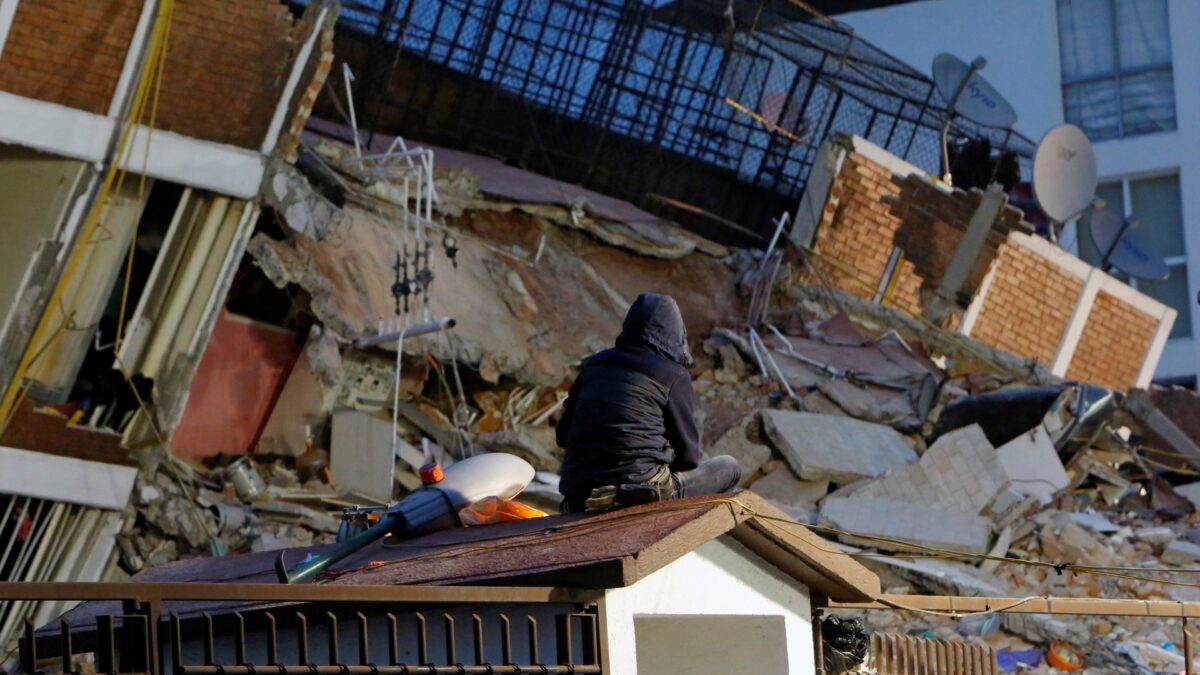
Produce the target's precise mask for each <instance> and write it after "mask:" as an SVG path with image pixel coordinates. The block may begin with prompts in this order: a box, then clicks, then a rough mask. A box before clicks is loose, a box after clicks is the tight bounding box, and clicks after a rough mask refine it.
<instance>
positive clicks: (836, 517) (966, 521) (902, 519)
mask: <svg viewBox="0 0 1200 675" xmlns="http://www.w3.org/2000/svg"><path fill="white" fill-rule="evenodd" d="M821 518H822V520H823V521H826V522H828V523H829V524H830V525H831V526H833V527H836V528H837V529H839V530H845V531H846V534H839V535H838V538H839V539H841V540H842V541H844V542H846V543H850V544H861V545H866V546H871V547H873V548H878V549H883V550H889V551H901V550H905V547H904V546H901V545H897V544H892V543H889V542H886V541H879V540H876V539H873V538H870V537H882V538H885V539H898V540H902V541H906V542H912V543H914V544H918V545H920V546H929V547H933V548H944V549H951V550H955V551H964V552H967V553H979V554H982V553H987V551H988V543H989V540H990V535H991V524H990V522H989V521H988V520H987V519H986V518H981V517H979V516H975V515H971V514H969V513H962V512H956V511H945V510H942V509H935V508H930V507H928V506H925V505H923V504H911V503H908V502H902V501H896V500H893V499H878V498H873V497H859V496H858V495H855V496H853V497H829V498H827V499H826V500H825V501H824V502H822V503H821ZM856 535H869V537H863V536H856Z"/></svg>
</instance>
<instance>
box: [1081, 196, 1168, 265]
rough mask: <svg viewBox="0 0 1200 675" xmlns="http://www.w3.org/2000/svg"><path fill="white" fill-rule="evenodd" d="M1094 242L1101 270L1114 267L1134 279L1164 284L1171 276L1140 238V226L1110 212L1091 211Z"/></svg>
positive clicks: (1090, 219)
mask: <svg viewBox="0 0 1200 675" xmlns="http://www.w3.org/2000/svg"><path fill="white" fill-rule="evenodd" d="M1088 220H1089V221H1091V222H1089V223H1088V231H1089V232H1090V233H1091V235H1092V243H1093V244H1095V245H1096V250H1097V251H1099V252H1100V254H1101V255H1102V256H1103V258H1102V259H1101V261H1100V269H1103V270H1107V269H1108V268H1109V267H1115V268H1117V269H1119V270H1121V271H1122V272H1124V273H1126V274H1128V275H1129V276H1131V277H1137V278H1139V279H1146V280H1149V281H1163V280H1165V279H1166V278H1167V277H1168V276H1170V274H1171V270H1170V268H1168V267H1167V263H1166V261H1165V260H1163V258H1162V256H1161V255H1159V254H1158V253H1157V252H1155V251H1154V247H1152V246H1150V245H1149V244H1148V243H1146V242H1145V241H1144V240H1141V237H1139V236H1138V230H1137V229H1135V228H1136V227H1137V224H1136V223H1135V222H1134V221H1131V220H1128V219H1126V218H1122V217H1120V216H1118V215H1116V214H1114V213H1112V212H1111V211H1104V210H1096V211H1092V213H1091V216H1090V217H1089V218H1088Z"/></svg>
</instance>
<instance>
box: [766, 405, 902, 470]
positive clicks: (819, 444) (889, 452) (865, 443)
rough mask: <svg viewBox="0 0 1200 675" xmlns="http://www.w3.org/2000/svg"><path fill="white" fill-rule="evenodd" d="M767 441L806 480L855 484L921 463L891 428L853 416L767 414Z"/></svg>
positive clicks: (775, 412) (777, 411)
mask: <svg viewBox="0 0 1200 675" xmlns="http://www.w3.org/2000/svg"><path fill="white" fill-rule="evenodd" d="M762 419H763V431H764V432H765V434H766V436H767V440H768V441H769V442H770V443H771V445H773V446H774V447H775V449H776V450H778V451H779V453H780V454H781V455H782V456H783V458H784V459H785V460H787V463H788V465H789V466H791V467H792V470H793V471H795V472H796V474H797V475H798V476H799V477H800V478H802V479H804V480H829V481H832V482H834V483H839V484H844V483H850V482H853V481H855V480H858V479H860V478H878V477H880V476H883V475H885V474H886V473H887V472H889V471H891V470H893V469H896V468H899V467H902V466H905V465H907V464H912V463H913V462H915V461H917V453H915V452H913V450H912V448H910V447H908V444H907V443H905V442H904V439H903V438H902V437H901V436H900V434H898V433H896V431H895V430H893V429H892V428H891V427H886V426H883V425H881V424H871V423H870V422H861V421H859V420H856V419H852V418H849V417H839V416H834V415H818V414H814V413H807V412H792V411H788V410H764V411H763V412H762Z"/></svg>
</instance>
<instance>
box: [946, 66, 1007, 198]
mask: <svg viewBox="0 0 1200 675" xmlns="http://www.w3.org/2000/svg"><path fill="white" fill-rule="evenodd" d="M985 67H987V59H985V58H983V57H982V56H977V57H975V60H974V61H972V62H971V63H970V65H968V64H967V63H965V62H964V61H963V60H962V59H960V58H958V57H957V56H954V55H953V54H945V53H942V54H938V55H937V56H936V57H935V58H934V59H933V83H934V86H936V87H937V90H938V93H939V94H941V95H942V98H943V99H945V101H946V119H945V121H944V122H943V123H942V160H943V162H944V165H945V167H946V175H945V176H943V177H942V179H943V180H944V181H946V183H949V184H953V183H952V182H951V181H952V176H951V175H950V151H949V149H948V148H947V147H946V136H947V135H948V134H949V133H950V122H951V121H952V120H953V119H954V115H956V114H958V115H962V116H963V117H966V118H967V119H969V120H972V121H975V122H978V123H979V124H982V125H984V126H989V127H998V128H1001V129H1008V128H1009V127H1011V126H1012V125H1014V124H1016V123H1017V111H1016V110H1013V107H1012V106H1011V105H1009V103H1008V101H1006V100H1004V97H1003V96H1001V95H1000V92H998V91H996V88H995V87H993V86H992V85H990V84H988V81H987V80H985V79H983V77H982V76H981V75H979V71H981V70H983V69H984V68H985Z"/></svg>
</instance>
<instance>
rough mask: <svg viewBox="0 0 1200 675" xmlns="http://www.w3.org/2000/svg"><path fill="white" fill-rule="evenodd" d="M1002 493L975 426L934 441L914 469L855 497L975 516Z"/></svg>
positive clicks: (998, 472) (994, 463) (1002, 483)
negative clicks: (886, 500) (889, 500)
mask: <svg viewBox="0 0 1200 675" xmlns="http://www.w3.org/2000/svg"><path fill="white" fill-rule="evenodd" d="M1007 487H1008V475H1007V474H1006V473H1005V471H1004V468H1003V467H1001V466H1000V463H999V461H998V460H997V457H996V451H995V450H994V449H993V448H992V444H991V443H989V442H988V439H987V436H985V435H984V433H983V430H982V429H981V428H980V427H979V425H977V424H972V425H970V426H967V427H963V428H961V429H955V430H954V431H951V432H950V433H948V434H945V435H943V436H942V437H941V438H939V439H938V440H937V442H936V443H934V444H933V445H932V446H930V448H929V449H928V450H926V451H925V454H924V455H922V456H921V459H920V461H918V462H917V463H916V464H909V465H908V466H904V467H901V468H899V469H896V470H895V471H893V472H892V473H890V474H888V475H887V476H885V477H883V478H881V479H879V480H877V481H875V482H873V483H870V484H868V485H866V486H864V487H863V488H862V489H861V490H859V491H858V492H856V493H855V496H857V497H877V498H881V499H893V500H896V501H900V502H909V503H913V504H923V505H925V506H930V507H933V508H937V509H944V510H947V511H960V512H963V513H969V514H972V515H979V514H981V513H983V512H984V511H986V510H987V509H988V508H989V507H990V506H992V504H993V503H994V502H995V501H996V497H997V496H998V495H1000V493H1001V492H1003V491H1004V490H1005V488H1007Z"/></svg>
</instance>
